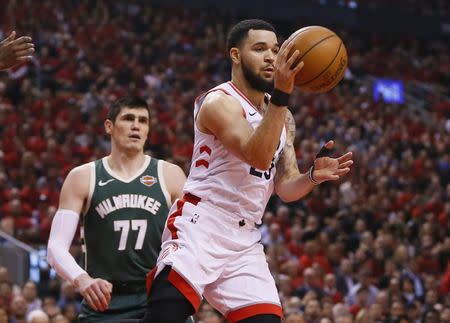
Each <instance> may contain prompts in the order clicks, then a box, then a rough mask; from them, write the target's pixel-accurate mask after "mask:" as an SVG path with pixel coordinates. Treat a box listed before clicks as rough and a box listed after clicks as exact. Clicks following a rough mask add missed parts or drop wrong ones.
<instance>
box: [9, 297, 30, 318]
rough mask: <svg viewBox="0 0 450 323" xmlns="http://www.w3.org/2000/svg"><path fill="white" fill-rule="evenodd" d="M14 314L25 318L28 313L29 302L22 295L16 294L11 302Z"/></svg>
mask: <svg viewBox="0 0 450 323" xmlns="http://www.w3.org/2000/svg"><path fill="white" fill-rule="evenodd" d="M11 311H12V315H13V316H15V317H16V318H25V314H27V302H26V301H25V298H23V297H22V296H16V297H14V299H13V300H12V303H11Z"/></svg>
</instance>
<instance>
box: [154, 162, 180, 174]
mask: <svg viewBox="0 0 450 323" xmlns="http://www.w3.org/2000/svg"><path fill="white" fill-rule="evenodd" d="M159 162H160V163H161V164H162V168H163V171H164V173H165V174H173V173H183V174H184V171H183V169H182V168H181V167H180V166H178V165H176V164H173V163H171V162H168V161H166V160H162V159H160V160H159Z"/></svg>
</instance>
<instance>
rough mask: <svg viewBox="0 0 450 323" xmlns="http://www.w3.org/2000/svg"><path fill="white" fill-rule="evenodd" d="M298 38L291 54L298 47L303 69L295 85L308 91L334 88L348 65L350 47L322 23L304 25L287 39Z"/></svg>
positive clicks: (295, 39)
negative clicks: (346, 46)
mask: <svg viewBox="0 0 450 323" xmlns="http://www.w3.org/2000/svg"><path fill="white" fill-rule="evenodd" d="M291 41H292V42H294V43H295V44H294V47H293V49H292V50H291V52H290V53H289V56H290V55H292V53H293V52H294V51H295V50H296V49H298V50H299V51H300V56H299V59H298V62H300V61H303V62H304V63H305V65H304V66H303V69H302V70H301V71H300V72H299V73H298V74H297V76H296V77H295V85H296V86H297V87H299V88H300V89H301V90H302V91H303V92H306V93H323V92H327V91H329V90H331V89H333V88H334V87H335V86H336V85H337V84H338V83H339V81H340V80H341V79H342V77H343V76H344V73H345V69H346V68H347V50H346V49H345V46H344V43H343V42H342V40H341V39H340V38H339V36H338V35H336V34H335V33H334V32H333V31H331V30H329V29H327V28H325V27H321V26H309V27H304V28H301V29H299V30H297V31H296V32H294V33H293V34H292V35H291V36H290V37H289V38H288V39H287V42H291Z"/></svg>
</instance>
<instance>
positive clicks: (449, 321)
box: [441, 307, 450, 323]
mask: <svg viewBox="0 0 450 323" xmlns="http://www.w3.org/2000/svg"><path fill="white" fill-rule="evenodd" d="M441 323H450V307H444V309H443V310H442V312H441Z"/></svg>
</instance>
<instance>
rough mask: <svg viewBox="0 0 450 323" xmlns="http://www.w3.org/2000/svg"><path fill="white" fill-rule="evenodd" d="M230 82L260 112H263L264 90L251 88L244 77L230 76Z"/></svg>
mask: <svg viewBox="0 0 450 323" xmlns="http://www.w3.org/2000/svg"><path fill="white" fill-rule="evenodd" d="M231 82H232V83H233V84H234V85H235V86H236V87H237V88H238V89H239V90H240V91H241V92H242V94H244V95H245V96H246V98H247V99H248V100H249V101H250V102H251V103H252V104H253V105H254V106H255V107H256V108H257V109H258V110H259V111H260V112H261V113H264V107H265V105H264V95H265V94H264V92H261V91H259V90H256V89H255V88H253V87H252V86H251V85H250V84H249V83H248V82H247V81H246V80H245V79H244V78H242V77H232V79H231Z"/></svg>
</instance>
